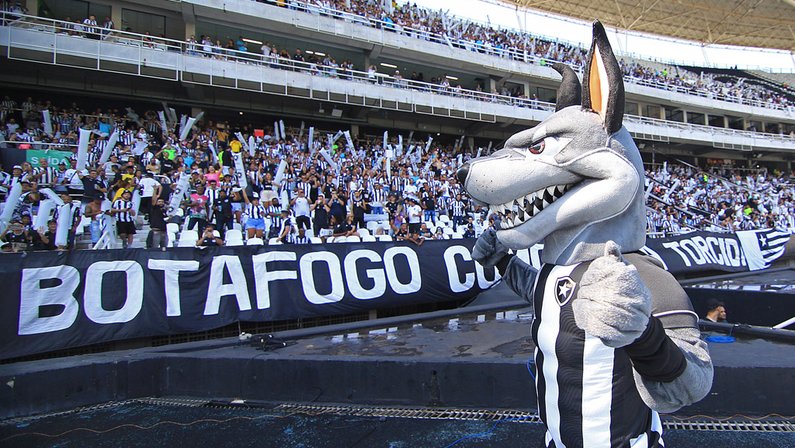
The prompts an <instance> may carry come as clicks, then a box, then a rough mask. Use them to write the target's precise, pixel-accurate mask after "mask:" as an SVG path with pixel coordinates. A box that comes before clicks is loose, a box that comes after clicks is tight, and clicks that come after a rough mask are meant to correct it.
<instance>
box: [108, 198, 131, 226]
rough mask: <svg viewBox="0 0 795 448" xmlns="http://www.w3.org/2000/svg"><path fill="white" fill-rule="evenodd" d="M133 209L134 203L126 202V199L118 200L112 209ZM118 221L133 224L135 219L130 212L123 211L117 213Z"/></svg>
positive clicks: (114, 202)
mask: <svg viewBox="0 0 795 448" xmlns="http://www.w3.org/2000/svg"><path fill="white" fill-rule="evenodd" d="M132 207H133V203H132V201H125V200H124V199H116V200H115V201H113V205H112V208H113V209H114V210H126V209H128V208H129V209H131V208H132ZM115 216H116V221H118V222H132V221H133V217H132V214H131V213H130V212H128V211H123V212H119V213H116V215H115Z"/></svg>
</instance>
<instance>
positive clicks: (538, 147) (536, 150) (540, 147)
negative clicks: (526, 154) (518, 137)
mask: <svg viewBox="0 0 795 448" xmlns="http://www.w3.org/2000/svg"><path fill="white" fill-rule="evenodd" d="M544 146H545V145H544V140H541V141H540V142H538V143H536V144H535V145H533V146H531V147H530V148H529V149H530V152H531V153H533V154H536V155H538V154H541V153H542V152H544Z"/></svg>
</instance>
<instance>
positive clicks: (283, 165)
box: [273, 160, 287, 187]
mask: <svg viewBox="0 0 795 448" xmlns="http://www.w3.org/2000/svg"><path fill="white" fill-rule="evenodd" d="M285 169H287V161H286V160H282V161H281V162H279V168H278V169H276V175H275V176H273V185H275V186H277V187H278V186H280V185H281V184H282V180H284V170H285Z"/></svg>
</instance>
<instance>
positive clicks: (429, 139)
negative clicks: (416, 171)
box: [420, 136, 433, 169]
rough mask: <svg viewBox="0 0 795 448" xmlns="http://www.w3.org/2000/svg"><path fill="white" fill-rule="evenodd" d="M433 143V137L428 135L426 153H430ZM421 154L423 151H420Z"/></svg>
mask: <svg viewBox="0 0 795 448" xmlns="http://www.w3.org/2000/svg"><path fill="white" fill-rule="evenodd" d="M431 143H433V137H431V136H428V143H426V144H425V154H428V151H430V150H431ZM420 155H422V153H420ZM426 169H427V168H426Z"/></svg>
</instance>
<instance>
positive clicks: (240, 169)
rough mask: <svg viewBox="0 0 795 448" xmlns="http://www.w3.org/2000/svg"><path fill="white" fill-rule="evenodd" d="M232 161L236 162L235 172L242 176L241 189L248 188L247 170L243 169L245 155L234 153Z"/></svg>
mask: <svg viewBox="0 0 795 448" xmlns="http://www.w3.org/2000/svg"><path fill="white" fill-rule="evenodd" d="M232 160H234V161H235V171H236V172H237V174H238V175H239V176H240V177H239V179H240V188H246V187H248V179H247V177H248V176H246V169H245V168H244V167H243V153H242V152H233V153H232Z"/></svg>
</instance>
